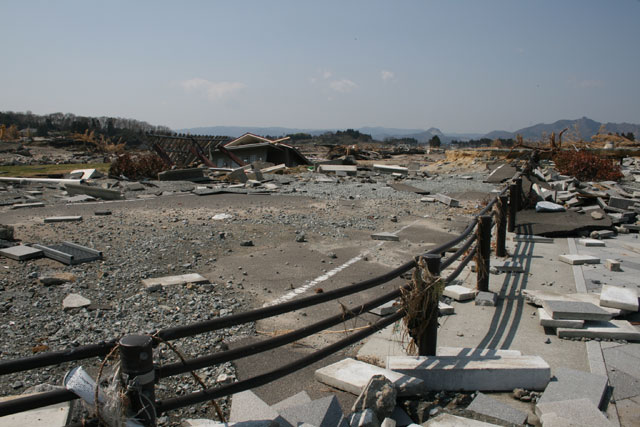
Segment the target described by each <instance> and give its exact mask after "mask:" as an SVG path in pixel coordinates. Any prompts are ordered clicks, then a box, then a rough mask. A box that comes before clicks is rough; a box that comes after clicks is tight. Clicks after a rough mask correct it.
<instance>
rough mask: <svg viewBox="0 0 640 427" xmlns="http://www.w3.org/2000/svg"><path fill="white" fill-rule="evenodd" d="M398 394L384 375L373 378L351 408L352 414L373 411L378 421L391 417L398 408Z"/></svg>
mask: <svg viewBox="0 0 640 427" xmlns="http://www.w3.org/2000/svg"><path fill="white" fill-rule="evenodd" d="M397 395H398V392H397V390H396V389H395V386H394V385H393V383H392V382H391V381H390V380H389V379H387V378H386V377H385V376H384V375H374V376H372V377H371V379H370V380H369V382H368V383H367V385H366V386H365V388H364V390H362V393H360V395H359V396H358V398H357V399H356V401H355V403H354V404H353V406H352V408H351V412H361V411H364V410H366V409H369V410H372V411H373V412H374V414H375V417H376V418H377V419H378V420H384V419H385V418H387V417H389V416H391V414H392V413H393V410H394V408H395V407H396V398H397Z"/></svg>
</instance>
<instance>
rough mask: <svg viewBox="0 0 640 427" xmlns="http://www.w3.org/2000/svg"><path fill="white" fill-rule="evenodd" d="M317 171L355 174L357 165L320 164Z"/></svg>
mask: <svg viewBox="0 0 640 427" xmlns="http://www.w3.org/2000/svg"><path fill="white" fill-rule="evenodd" d="M318 171H319V172H324V173H335V174H337V173H338V172H344V173H346V174H347V175H350V176H355V175H356V174H357V173H358V167H357V166H355V165H320V166H319V167H318ZM263 172H264V170H263Z"/></svg>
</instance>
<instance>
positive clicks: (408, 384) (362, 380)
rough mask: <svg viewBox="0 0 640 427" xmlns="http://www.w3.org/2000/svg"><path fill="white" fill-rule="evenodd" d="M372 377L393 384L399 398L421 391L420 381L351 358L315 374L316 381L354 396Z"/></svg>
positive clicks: (421, 384)
mask: <svg viewBox="0 0 640 427" xmlns="http://www.w3.org/2000/svg"><path fill="white" fill-rule="evenodd" d="M374 375H384V376H385V377H386V378H387V379H389V381H391V382H393V384H394V385H395V386H396V388H397V390H398V394H399V395H400V396H406V395H411V394H413V393H416V392H418V391H419V390H422V389H423V383H422V380H420V379H417V378H414V377H412V376H410V375H404V374H401V373H398V372H393V371H391V370H389V369H384V368H380V367H378V366H375V365H371V364H369V363H365V362H361V361H358V360H354V359H351V358H346V359H343V360H341V361H339V362H336V363H334V364H332V365H329V366H325V367H324V368H320V369H318V370H316V372H315V377H316V379H317V380H318V381H320V382H322V383H324V384H327V385H330V386H332V387H335V388H337V389H340V390H344V391H348V392H349V393H353V394H355V395H360V393H362V390H364V388H365V387H366V385H367V384H368V383H369V380H370V379H371V377H372V376H374Z"/></svg>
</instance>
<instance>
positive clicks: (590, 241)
mask: <svg viewBox="0 0 640 427" xmlns="http://www.w3.org/2000/svg"><path fill="white" fill-rule="evenodd" d="M578 243H580V244H581V245H582V246H605V244H604V242H603V241H602V240H598V239H579V240H578Z"/></svg>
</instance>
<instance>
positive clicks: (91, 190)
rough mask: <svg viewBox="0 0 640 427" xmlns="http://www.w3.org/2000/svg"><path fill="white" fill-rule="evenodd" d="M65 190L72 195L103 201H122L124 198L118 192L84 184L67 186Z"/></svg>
mask: <svg viewBox="0 0 640 427" xmlns="http://www.w3.org/2000/svg"><path fill="white" fill-rule="evenodd" d="M64 188H65V189H66V190H67V193H69V194H70V195H78V194H84V195H87V196H91V197H95V198H97V199H103V200H122V199H124V196H123V195H122V193H121V192H119V191H117V190H108V189H106V188H101V187H95V186H91V185H84V184H65V185H64Z"/></svg>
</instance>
